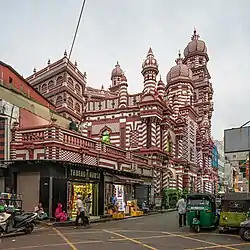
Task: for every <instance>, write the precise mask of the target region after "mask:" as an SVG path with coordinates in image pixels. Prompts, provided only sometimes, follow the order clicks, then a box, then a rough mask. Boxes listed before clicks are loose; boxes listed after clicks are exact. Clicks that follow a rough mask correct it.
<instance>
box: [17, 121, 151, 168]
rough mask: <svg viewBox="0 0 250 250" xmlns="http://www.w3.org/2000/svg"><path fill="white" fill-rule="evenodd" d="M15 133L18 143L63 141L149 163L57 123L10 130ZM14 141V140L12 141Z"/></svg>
mask: <svg viewBox="0 0 250 250" xmlns="http://www.w3.org/2000/svg"><path fill="white" fill-rule="evenodd" d="M12 132H13V133H15V138H18V139H16V141H18V142H19V143H22V142H24V143H27V142H31V143H34V142H35V143H46V142H55V143H63V144H64V145H67V146H69V148H70V146H75V147H78V148H79V150H80V149H81V148H85V149H87V150H91V151H93V152H95V153H96V154H97V153H98V152H102V153H104V154H105V155H111V156H115V157H116V158H122V159H127V160H128V161H132V162H135V163H138V164H142V165H148V166H149V165H151V161H150V159H148V158H147V157H144V156H141V155H137V154H135V153H133V152H130V151H127V150H123V149H121V148H118V147H115V146H112V145H109V144H105V143H101V142H99V141H96V140H93V139H90V138H87V137H84V136H83V135H81V134H78V133H77V132H74V131H71V130H68V129H65V128H61V127H59V126H57V125H54V124H51V125H45V126H39V127H36V128H35V127H32V128H17V129H15V130H13V131H12ZM13 142H14V141H13Z"/></svg>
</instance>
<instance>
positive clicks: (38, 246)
mask: <svg viewBox="0 0 250 250" xmlns="http://www.w3.org/2000/svg"><path fill="white" fill-rule="evenodd" d="M102 242H103V241H100V240H92V241H79V242H74V244H75V245H80V244H92V243H102ZM57 246H68V243H66V242H65V243H53V244H50V245H48V244H46V245H34V246H23V247H11V248H5V250H19V249H33V248H42V247H43V248H45V247H57Z"/></svg>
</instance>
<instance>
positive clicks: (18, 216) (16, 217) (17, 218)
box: [14, 215, 30, 222]
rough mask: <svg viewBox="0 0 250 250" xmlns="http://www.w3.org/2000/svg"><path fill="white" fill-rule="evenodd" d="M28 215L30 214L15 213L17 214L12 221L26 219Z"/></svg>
mask: <svg viewBox="0 0 250 250" xmlns="http://www.w3.org/2000/svg"><path fill="white" fill-rule="evenodd" d="M29 217H30V215H17V216H15V218H14V221H15V222H21V221H23V220H26V219H27V218H29Z"/></svg>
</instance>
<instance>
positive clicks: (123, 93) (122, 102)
mask: <svg viewBox="0 0 250 250" xmlns="http://www.w3.org/2000/svg"><path fill="white" fill-rule="evenodd" d="M127 104H128V84H127V78H126V76H125V75H124V74H123V75H122V77H121V83H120V89H119V108H126V107H127Z"/></svg>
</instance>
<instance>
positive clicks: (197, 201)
mask: <svg viewBox="0 0 250 250" xmlns="http://www.w3.org/2000/svg"><path fill="white" fill-rule="evenodd" d="M187 205H191V206H209V200H207V199H188V201H187Z"/></svg>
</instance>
